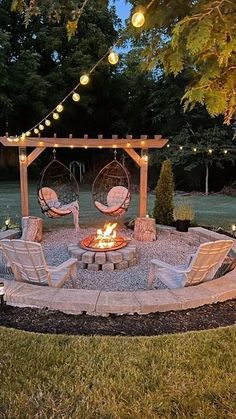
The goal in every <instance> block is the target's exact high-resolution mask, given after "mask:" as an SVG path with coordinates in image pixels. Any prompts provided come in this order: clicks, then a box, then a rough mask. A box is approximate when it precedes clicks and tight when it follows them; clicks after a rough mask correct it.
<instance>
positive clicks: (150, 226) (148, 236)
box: [134, 217, 157, 242]
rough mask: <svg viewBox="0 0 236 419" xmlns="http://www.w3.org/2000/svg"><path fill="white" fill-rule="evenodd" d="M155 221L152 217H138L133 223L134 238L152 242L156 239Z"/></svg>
mask: <svg viewBox="0 0 236 419" xmlns="http://www.w3.org/2000/svg"><path fill="white" fill-rule="evenodd" d="M156 238H157V233H156V221H155V219H154V218H149V217H139V218H137V219H136V220H135V224H134V239H136V240H139V241H147V242H152V241H154V240H156Z"/></svg>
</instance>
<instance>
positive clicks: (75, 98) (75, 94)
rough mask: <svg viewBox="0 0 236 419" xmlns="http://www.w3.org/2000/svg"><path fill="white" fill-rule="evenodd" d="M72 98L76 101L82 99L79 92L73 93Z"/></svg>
mask: <svg viewBox="0 0 236 419" xmlns="http://www.w3.org/2000/svg"><path fill="white" fill-rule="evenodd" d="M72 99H73V101H74V102H79V100H80V95H79V93H76V92H74V93H73V95H72Z"/></svg>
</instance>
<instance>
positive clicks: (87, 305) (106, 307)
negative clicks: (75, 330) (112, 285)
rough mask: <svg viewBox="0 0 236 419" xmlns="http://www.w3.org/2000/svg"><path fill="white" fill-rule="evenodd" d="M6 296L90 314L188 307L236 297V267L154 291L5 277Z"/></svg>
mask: <svg viewBox="0 0 236 419" xmlns="http://www.w3.org/2000/svg"><path fill="white" fill-rule="evenodd" d="M4 282H5V287H6V292H5V300H6V302H7V303H8V304H10V305H15V306H19V307H37V308H41V309H42V308H47V309H49V310H60V311H62V312H64V313H70V314H82V313H87V314H90V315H102V316H106V315H109V314H119V315H121V314H133V313H138V314H148V313H155V312H167V311H172V310H174V311H176V310H186V309H190V308H196V307H200V306H202V305H205V304H212V303H217V302H223V301H227V300H230V299H234V298H236V270H234V271H232V272H229V273H228V274H226V275H225V276H224V277H221V278H218V279H213V280H212V281H209V282H205V283H202V284H199V285H195V286H192V287H186V288H179V289H175V290H152V291H133V292H119V291H113V292H112V291H99V290H86V289H73V290H72V289H65V288H49V287H42V286H38V285H32V284H25V283H20V282H16V281H12V280H10V281H9V280H5V281H4Z"/></svg>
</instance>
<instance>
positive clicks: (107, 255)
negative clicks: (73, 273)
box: [68, 243, 138, 272]
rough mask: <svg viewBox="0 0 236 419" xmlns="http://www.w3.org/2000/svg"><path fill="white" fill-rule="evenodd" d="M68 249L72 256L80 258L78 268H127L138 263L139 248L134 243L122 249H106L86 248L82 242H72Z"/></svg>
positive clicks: (111, 269) (107, 269) (93, 269)
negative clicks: (81, 244)
mask: <svg viewBox="0 0 236 419" xmlns="http://www.w3.org/2000/svg"><path fill="white" fill-rule="evenodd" d="M68 251H69V253H70V255H71V256H72V257H74V258H76V259H78V268H80V269H88V270H89V271H94V272H97V271H104V272H112V271H114V270H120V269H127V268H130V267H132V266H135V265H137V263H138V254H137V248H136V245H135V244H132V243H128V244H127V246H126V247H123V248H122V249H118V250H106V251H101V250H99V251H96V250H86V249H83V248H81V246H80V244H78V245H76V244H71V245H69V246H68Z"/></svg>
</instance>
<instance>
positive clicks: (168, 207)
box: [153, 160, 174, 225]
mask: <svg viewBox="0 0 236 419" xmlns="http://www.w3.org/2000/svg"><path fill="white" fill-rule="evenodd" d="M155 193H156V199H155V204H154V210H153V217H154V218H155V220H156V222H157V223H158V224H166V225H171V224H172V223H173V196H174V176H173V172H172V165H171V161H170V160H165V161H164V162H163V163H162V167H161V173H160V177H159V179H158V182H157V186H156V189H155Z"/></svg>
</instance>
